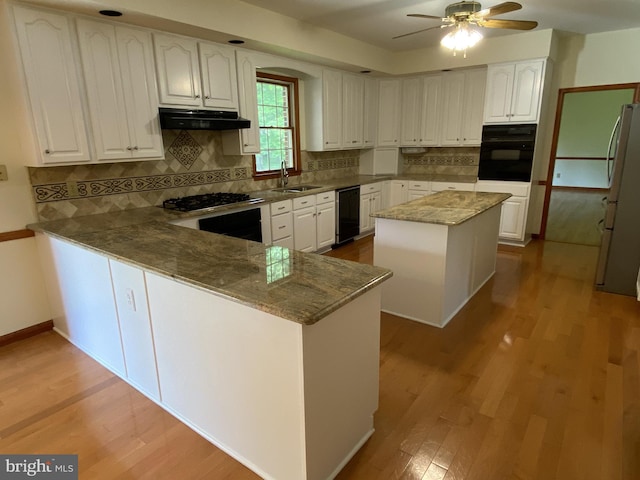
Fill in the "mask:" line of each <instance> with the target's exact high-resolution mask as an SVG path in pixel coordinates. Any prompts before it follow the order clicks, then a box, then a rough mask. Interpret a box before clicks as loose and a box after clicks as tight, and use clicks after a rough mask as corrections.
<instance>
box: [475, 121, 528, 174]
mask: <svg viewBox="0 0 640 480" xmlns="http://www.w3.org/2000/svg"><path fill="white" fill-rule="evenodd" d="M536 127H537V125H535V124H516V125H508V124H507V125H485V126H484V127H482V143H481V144H480V165H479V168H478V179H479V180H506V181H513V182H530V181H531V168H532V166H533V150H534V146H535V142H536Z"/></svg>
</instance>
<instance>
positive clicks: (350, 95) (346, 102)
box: [342, 73, 365, 148]
mask: <svg viewBox="0 0 640 480" xmlns="http://www.w3.org/2000/svg"><path fill="white" fill-rule="evenodd" d="M364 80H365V79H364V77H361V76H358V75H350V74H348V73H344V74H343V75H342V143H343V145H344V147H345V148H362V147H363V146H364V138H363V135H364Z"/></svg>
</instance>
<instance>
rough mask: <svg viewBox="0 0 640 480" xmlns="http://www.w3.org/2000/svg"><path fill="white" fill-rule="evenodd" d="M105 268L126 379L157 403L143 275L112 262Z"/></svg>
mask: <svg viewBox="0 0 640 480" xmlns="http://www.w3.org/2000/svg"><path fill="white" fill-rule="evenodd" d="M109 266H110V267H111V280H112V282H113V294H114V296H115V301H116V306H117V308H118V319H119V321H120V333H121V335H122V348H123V349H124V359H125V364H126V367H127V379H128V380H129V382H130V383H131V384H132V385H133V386H135V387H136V388H137V389H138V390H141V391H143V392H144V393H146V394H147V395H148V396H149V397H151V398H153V399H154V400H156V401H160V386H159V385H158V372H157V370H156V354H155V350H154V348H153V334H152V332H151V319H150V318H149V306H148V304H147V290H146V285H145V278H144V272H143V271H142V270H140V269H139V268H136V267H132V266H130V265H127V264H125V263H122V262H118V261H116V260H113V259H110V260H109Z"/></svg>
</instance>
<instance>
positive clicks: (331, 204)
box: [293, 191, 336, 252]
mask: <svg viewBox="0 0 640 480" xmlns="http://www.w3.org/2000/svg"><path fill="white" fill-rule="evenodd" d="M335 219H336V207H335V192H334V191H331V192H324V193H318V194H316V195H307V196H304V197H298V198H294V199H293V238H294V242H293V243H294V246H295V249H296V250H301V251H303V252H316V251H318V250H324V249H326V248H328V247H330V246H331V245H333V244H334V243H335V235H336V233H335V225H336V220H335Z"/></svg>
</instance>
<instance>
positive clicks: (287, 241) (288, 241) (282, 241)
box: [272, 235, 295, 250]
mask: <svg viewBox="0 0 640 480" xmlns="http://www.w3.org/2000/svg"><path fill="white" fill-rule="evenodd" d="M272 245H275V246H276V247H284V248H290V249H291V250H293V249H294V247H295V245H294V244H293V236H292V235H289V236H288V237H283V238H279V239H278V240H274V241H273V243H272Z"/></svg>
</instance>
